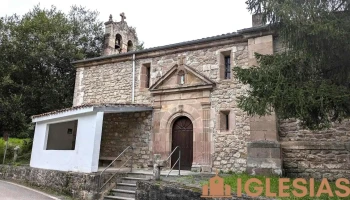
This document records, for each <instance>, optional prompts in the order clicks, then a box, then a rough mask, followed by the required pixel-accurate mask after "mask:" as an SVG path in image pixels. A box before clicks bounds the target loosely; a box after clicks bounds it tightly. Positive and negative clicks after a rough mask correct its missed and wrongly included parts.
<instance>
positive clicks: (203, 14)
mask: <svg viewBox="0 0 350 200" xmlns="http://www.w3.org/2000/svg"><path fill="white" fill-rule="evenodd" d="M244 2H245V0H172V1H170V0H113V1H109V0H100V1H98V0H93V1H92V0H1V5H0V17H3V16H5V15H12V14H14V13H17V14H19V15H21V14H24V13H26V12H27V11H29V10H30V9H32V8H33V7H34V5H37V4H39V3H40V5H41V7H46V8H49V7H50V6H51V5H55V6H56V7H57V8H58V9H60V10H63V11H65V12H68V10H69V9H70V6H71V5H74V4H76V5H82V6H85V7H87V8H89V9H92V10H98V11H99V12H100V20H101V21H103V22H105V21H108V17H109V14H112V15H113V19H114V21H120V16H119V14H120V13H121V12H125V15H126V21H127V23H128V25H129V26H133V27H136V32H137V35H138V37H139V39H140V40H141V41H144V42H145V47H147V48H149V47H154V46H160V45H167V44H173V43H177V42H183V41H188V40H194V39H200V38H203V37H210V36H214V35H220V34H224V33H229V32H235V31H237V30H239V29H242V28H247V27H251V15H250V13H249V12H248V11H247V9H246V5H245V3H244Z"/></svg>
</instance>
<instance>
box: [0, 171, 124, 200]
mask: <svg viewBox="0 0 350 200" xmlns="http://www.w3.org/2000/svg"><path fill="white" fill-rule="evenodd" d="M110 176H111V174H105V175H103V180H102V182H104V181H106V180H107V179H108V178H109V177H110ZM122 176H124V174H117V175H116V177H115V179H116V178H118V177H122ZM99 177H100V175H99V174H98V173H90V174H85V173H76V172H62V171H55V170H45V169H37V168H32V167H24V166H9V165H0V179H3V180H9V181H14V182H18V183H22V184H29V185H32V186H36V187H40V188H43V189H47V190H51V191H55V192H58V193H60V194H66V195H69V196H71V197H73V198H74V199H82V200H97V199H99V198H100V196H101V195H100V194H99V193H98V191H97V189H98V181H99ZM114 186H115V182H113V181H112V182H111V183H110V184H108V185H106V187H105V188H104V190H103V191H102V193H103V192H106V191H108V190H109V189H110V188H112V187H114Z"/></svg>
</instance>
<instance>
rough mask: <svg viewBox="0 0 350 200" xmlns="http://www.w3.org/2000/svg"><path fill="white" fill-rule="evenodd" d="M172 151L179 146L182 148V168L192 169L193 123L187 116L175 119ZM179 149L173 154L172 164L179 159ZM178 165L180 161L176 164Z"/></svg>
mask: <svg viewBox="0 0 350 200" xmlns="http://www.w3.org/2000/svg"><path fill="white" fill-rule="evenodd" d="M171 146H172V147H171V151H173V150H174V149H175V147H177V146H179V147H180V149H181V160H180V161H181V169H184V170H191V167H192V162H193V124H192V121H191V120H190V119H189V118H188V117H185V116H182V117H179V118H177V119H175V121H174V123H173V126H172V145H171ZM178 156H179V153H178V150H176V151H175V152H174V154H173V155H172V156H171V166H173V165H174V163H175V162H176V160H177V159H178ZM175 166H177V167H178V163H177V164H176V165H175Z"/></svg>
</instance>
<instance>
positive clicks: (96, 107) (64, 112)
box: [32, 103, 153, 122]
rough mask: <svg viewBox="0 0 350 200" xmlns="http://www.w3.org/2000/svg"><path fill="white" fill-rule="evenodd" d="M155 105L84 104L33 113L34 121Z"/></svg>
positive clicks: (137, 109)
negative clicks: (37, 113)
mask: <svg viewBox="0 0 350 200" xmlns="http://www.w3.org/2000/svg"><path fill="white" fill-rule="evenodd" d="M151 110H153V107H152V106H151V105H148V104H131V103H129V104H112V103H111V104H84V105H80V106H74V107H70V108H64V109H60V110H56V111H51V112H47V113H42V114H39V115H33V116H32V121H33V122H38V121H45V120H49V119H54V118H61V117H66V116H71V115H78V114H84V113H89V112H104V113H123V112H142V111H151Z"/></svg>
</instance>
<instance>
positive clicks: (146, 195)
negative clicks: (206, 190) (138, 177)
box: [135, 181, 270, 200]
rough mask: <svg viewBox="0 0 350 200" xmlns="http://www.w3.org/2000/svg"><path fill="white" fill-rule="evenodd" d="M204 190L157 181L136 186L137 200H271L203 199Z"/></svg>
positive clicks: (264, 198)
mask: <svg viewBox="0 0 350 200" xmlns="http://www.w3.org/2000/svg"><path fill="white" fill-rule="evenodd" d="M201 195H202V189H201V188H197V187H189V186H186V185H182V184H178V183H170V182H165V181H162V182H157V181H139V182H137V185H136V198H135V199H136V200H154V199H157V200H182V199H186V200H205V199H207V200H209V199H210V200H229V199H242V200H243V199H246V200H253V199H261V200H269V199H270V198H266V197H249V196H246V195H244V194H243V195H242V197H237V196H236V195H235V194H232V198H201Z"/></svg>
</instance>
